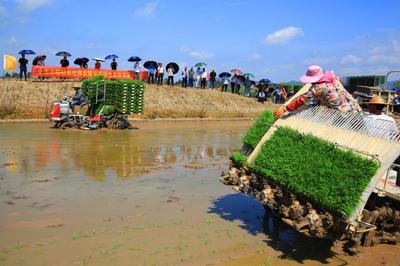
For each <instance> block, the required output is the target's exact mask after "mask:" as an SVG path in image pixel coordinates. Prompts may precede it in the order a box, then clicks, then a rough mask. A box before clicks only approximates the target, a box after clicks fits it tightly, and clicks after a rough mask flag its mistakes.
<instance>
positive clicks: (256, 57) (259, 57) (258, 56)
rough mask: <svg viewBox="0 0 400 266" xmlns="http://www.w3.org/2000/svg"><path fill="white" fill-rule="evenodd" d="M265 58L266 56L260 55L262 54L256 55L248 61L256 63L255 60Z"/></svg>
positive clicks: (250, 56)
mask: <svg viewBox="0 0 400 266" xmlns="http://www.w3.org/2000/svg"><path fill="white" fill-rule="evenodd" d="M263 58H264V55H262V54H260V53H254V54H251V55H249V57H248V58H247V60H248V61H255V60H261V59H263Z"/></svg>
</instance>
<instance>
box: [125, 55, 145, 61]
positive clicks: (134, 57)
mask: <svg viewBox="0 0 400 266" xmlns="http://www.w3.org/2000/svg"><path fill="white" fill-rule="evenodd" d="M141 60H142V59H141V58H140V57H139V56H131V57H129V59H128V61H129V62H139V61H141Z"/></svg>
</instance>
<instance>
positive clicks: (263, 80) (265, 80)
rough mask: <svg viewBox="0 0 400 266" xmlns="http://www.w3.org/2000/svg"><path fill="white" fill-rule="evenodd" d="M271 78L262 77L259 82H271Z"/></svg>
mask: <svg viewBox="0 0 400 266" xmlns="http://www.w3.org/2000/svg"><path fill="white" fill-rule="evenodd" d="M270 82H271V81H270V80H269V79H260V81H259V83H270Z"/></svg>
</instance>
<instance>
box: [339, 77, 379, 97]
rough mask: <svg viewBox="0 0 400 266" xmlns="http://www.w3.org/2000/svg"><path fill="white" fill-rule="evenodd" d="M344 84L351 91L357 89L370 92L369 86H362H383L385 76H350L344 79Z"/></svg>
mask: <svg viewBox="0 0 400 266" xmlns="http://www.w3.org/2000/svg"><path fill="white" fill-rule="evenodd" d="M343 84H344V86H345V87H346V89H347V90H348V91H349V92H350V93H353V92H355V91H358V92H364V93H369V92H370V90H369V89H368V88H363V87H360V86H368V87H381V88H383V87H384V84H385V76H372V75H371V76H349V77H345V78H344V79H343Z"/></svg>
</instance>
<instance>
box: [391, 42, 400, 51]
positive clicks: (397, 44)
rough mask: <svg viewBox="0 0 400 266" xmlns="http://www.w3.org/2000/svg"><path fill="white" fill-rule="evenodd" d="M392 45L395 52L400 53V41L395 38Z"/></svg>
mask: <svg viewBox="0 0 400 266" xmlns="http://www.w3.org/2000/svg"><path fill="white" fill-rule="evenodd" d="M392 46H393V50H394V51H395V52H397V53H400V42H399V41H398V40H393V41H392Z"/></svg>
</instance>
